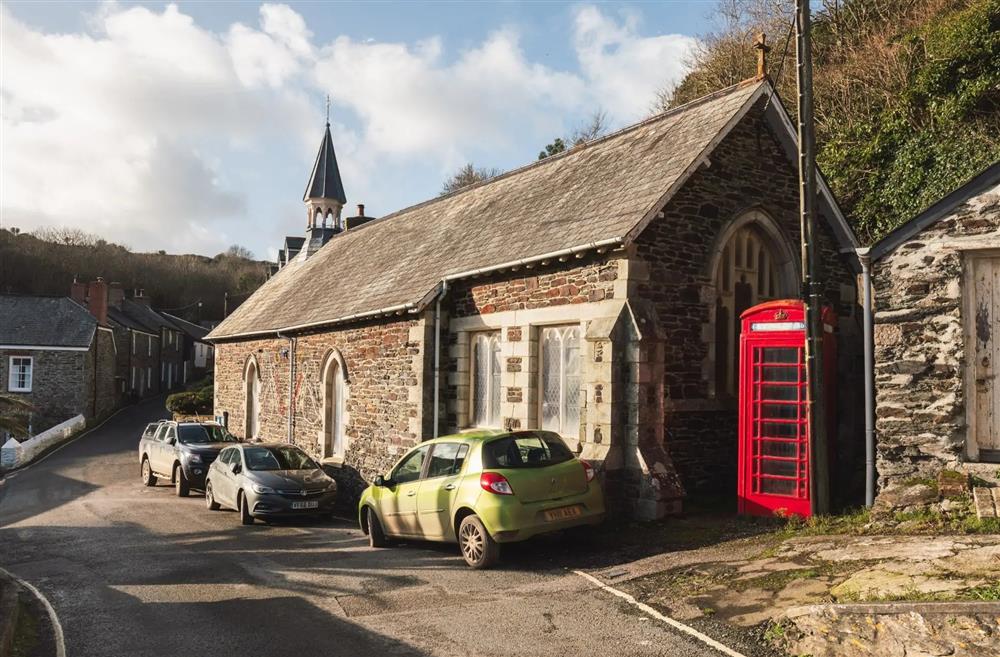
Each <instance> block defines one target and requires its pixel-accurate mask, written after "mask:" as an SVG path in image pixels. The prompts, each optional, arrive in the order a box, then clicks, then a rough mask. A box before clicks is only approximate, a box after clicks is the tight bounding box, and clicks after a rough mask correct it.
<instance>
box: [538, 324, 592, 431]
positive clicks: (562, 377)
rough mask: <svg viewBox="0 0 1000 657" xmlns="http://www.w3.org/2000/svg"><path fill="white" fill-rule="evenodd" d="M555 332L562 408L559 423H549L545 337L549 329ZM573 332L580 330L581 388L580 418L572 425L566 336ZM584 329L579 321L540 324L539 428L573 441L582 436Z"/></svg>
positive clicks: (578, 343)
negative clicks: (547, 423)
mask: <svg viewBox="0 0 1000 657" xmlns="http://www.w3.org/2000/svg"><path fill="white" fill-rule="evenodd" d="M550 331H551V332H555V333H556V335H557V337H558V339H559V370H558V376H559V408H558V416H557V417H558V423H557V426H555V427H552V426H548V427H547V426H545V412H544V411H545V368H546V362H547V361H546V357H547V354H546V352H545V337H546V333H548V332H550ZM571 332H575V333H576V346H577V358H578V359H580V361H579V363H578V369H577V377H578V379H579V382H578V386H579V391H578V393H577V417H576V423H575V424H573V425H572V426H570V425H569V424H568V423H569V418H567V417H566V415H567V410H568V407H567V406H566V389H567V388H566V368H565V367H564V363H565V358H566V357H565V348H566V338H567V337H568V336H569V334H570V333H571ZM582 359H583V329H582V327H581V326H580V325H579V324H562V325H553V326H539V327H538V427H539V428H540V429H542V430H545V431H554V432H556V433H558V434H559V435H561V436H564V437H566V438H571V439H573V440H579V439H580V433H581V432H580V420H581V417H582V414H583V395H584V386H583V360H582Z"/></svg>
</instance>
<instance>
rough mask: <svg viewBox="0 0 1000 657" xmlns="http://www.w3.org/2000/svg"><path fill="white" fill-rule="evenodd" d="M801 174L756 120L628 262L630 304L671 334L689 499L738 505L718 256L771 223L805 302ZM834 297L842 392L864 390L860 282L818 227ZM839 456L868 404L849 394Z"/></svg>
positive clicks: (674, 419)
mask: <svg viewBox="0 0 1000 657" xmlns="http://www.w3.org/2000/svg"><path fill="white" fill-rule="evenodd" d="M797 186H798V174H797V171H796V168H795V167H794V166H793V165H792V163H790V162H789V161H788V158H787V155H786V154H785V153H784V151H783V150H782V148H781V145H780V144H779V143H778V141H777V139H776V138H775V136H774V135H773V133H772V132H771V130H770V128H769V127H768V125H767V124H766V122H764V121H763V120H762V119H761V118H759V116H758V115H756V114H755V113H753V112H752V113H751V114H749V115H748V116H747V118H746V119H744V121H743V122H742V123H741V124H739V125H738V126H736V127H735V128H734V129H733V130H732V132H731V133H730V134H729V135H728V136H727V137H726V138H725V139H724V140H723V141H722V142H721V143H720V144H719V145H718V147H717V148H716V150H715V151H714V152H713V154H712V156H711V164H710V166H708V167H704V166H703V167H701V168H700V169H699V170H698V171H697V172H696V173H695V174H694V175H693V176H692V177H691V179H690V180H689V181H688V182H687V184H686V185H685V186H684V187H683V188H682V189H681V190H680V191H679V192H678V193H677V195H676V196H675V197H674V199H673V200H671V202H670V203H668V204H667V206H666V208H665V212H664V217H663V218H662V219H656V220H654V221H653V222H652V223H651V224H650V225H649V226H648V227H647V228H646V229H645V231H643V233H642V234H641V235H640V237H639V239H638V240H637V243H636V245H635V246H636V248H635V250H634V251H633V253H631V254H630V259H631V261H632V262H631V269H630V287H629V298H630V299H631V298H642V299H645V300H648V301H650V302H652V303H653V307H654V308H655V315H656V320H657V322H658V323H659V326H660V330H661V331H662V332H663V333H664V335H665V343H664V349H665V361H664V366H665V373H664V376H665V380H664V396H665V398H664V413H665V415H664V424H665V426H666V444H667V447H668V449H669V451H670V454H671V456H672V457H673V459H674V462H675V464H676V466H677V468H678V470H679V471H680V473H681V477H682V480H683V481H684V484H685V486H686V487H687V488H688V489H689V492H690V491H692V490H693V491H698V492H702V493H709V494H717V495H721V496H722V497H725V498H726V499H728V500H735V491H736V460H737V436H736V400H735V399H726V398H724V397H723V396H722V395H717V394H716V392H715V385H714V383H715V382H714V380H713V379H714V376H715V355H714V347H713V346H712V345H713V342H714V335H715V327H714V321H715V300H716V284H715V280H714V276H715V271H714V267H713V264H714V262H715V257H714V256H715V253H716V252H717V251H720V250H721V249H722V247H723V244H722V243H720V240H721V237H720V236H722V235H724V234H726V233H727V231H728V229H729V228H730V226H731V225H732V224H733V223H734V222H735V221H737V220H738V219H739V218H740V217H741V216H743V215H745V214H746V213H748V211H752V210H759V211H762V212H763V213H764V214H766V215H767V216H768V217H770V219H771V220H773V224H774V225H776V227H777V231H778V232H779V237H780V239H782V240H783V241H784V243H785V248H786V249H787V250H788V252H789V253H790V254H791V257H792V258H793V259H794V262H792V263H791V264H790V268H789V274H790V275H789V276H787V278H788V279H790V282H789V284H786V288H785V290H784V295H785V296H786V297H797V296H798V288H797V287H796V284H797V279H798V276H799V274H798V264H797V263H798V257H797V256H798V252H799V251H798V249H799V217H798V187H797ZM819 223H820V226H821V229H820V232H819V233H820V247H821V248H820V253H821V257H822V262H823V266H824V268H825V274H824V281H825V283H826V296H827V298H828V300H829V302H830V303H832V304H833V305H834V306H835V307H836V308H837V309H838V313H839V315H840V326H839V332H840V339H839V346H840V356H841V358H840V359H839V360H840V363H839V371H840V382H841V386H840V390H842V391H851V390H858V389H859V388H860V386H859V385H857V383H859V382H860V379H859V378H858V376H857V373H858V372H859V371H860V368H859V366H858V363H859V362H860V358H861V345H860V331H859V328H858V322H859V321H860V312H859V309H857V303H856V298H857V297H856V289H857V284H856V281H855V275H854V274H853V272H852V271H851V269H850V266H849V263H848V261H847V260H845V258H844V257H843V256H841V255H840V254H839V252H838V247H837V243H836V241H835V239H834V237H833V233H832V231H831V230H830V228H829V225H828V223H827V222H826V220H825V219H823V218H821V219H820V222H819ZM841 397H842V398H843V399H842V400H841V408H840V410H839V412H838V417H840V419H841V425H840V427H839V432H838V433H839V440H840V448H838V449H841V450H850V449H856V448H857V447H858V446H860V445H861V441H862V430H861V424H860V422H861V410H860V409H861V404H862V402H863V399H861V397H860V395H859V394H855V395H851V394H849V393H842V395H841Z"/></svg>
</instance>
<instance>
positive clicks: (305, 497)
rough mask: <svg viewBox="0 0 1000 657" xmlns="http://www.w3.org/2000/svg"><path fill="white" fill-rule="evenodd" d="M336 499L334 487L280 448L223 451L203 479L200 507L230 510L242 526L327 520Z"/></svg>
mask: <svg viewBox="0 0 1000 657" xmlns="http://www.w3.org/2000/svg"><path fill="white" fill-rule="evenodd" d="M336 499H337V482H336V481H334V480H333V478H331V477H330V476H328V475H327V474H326V473H325V472H323V470H322V468H320V467H319V464H317V463H316V461H314V460H313V459H312V458H311V457H310V456H309V455H308V454H306V453H305V452H303V451H302V450H301V449H299V448H298V447H295V446H293V445H288V444H286V443H251V444H239V445H233V446H232V447H226V448H225V449H223V450H222V451H221V452H220V453H219V458H217V459H216V460H215V462H214V463H212V465H211V467H209V469H208V475H207V476H206V478H205V506H207V507H208V508H209V510H211V511H216V510H218V509H219V508H220V507H222V506H227V507H229V508H232V509H236V510H237V511H239V512H240V520H241V522H242V523H243V524H244V525H252V524H253V522H254V519H255V518H260V519H262V520H267V519H270V518H279V517H291V516H303V515H317V516H319V515H329V514H330V513H331V512H332V511H333V504H334V502H335V501H336Z"/></svg>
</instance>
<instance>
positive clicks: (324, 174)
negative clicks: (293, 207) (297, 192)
mask: <svg viewBox="0 0 1000 657" xmlns="http://www.w3.org/2000/svg"><path fill="white" fill-rule="evenodd" d="M310 198H330V199H336V200H338V201H340V204H341V205H343V204H344V203H347V196H346V195H345V194H344V183H343V182H342V181H341V180H340V169H339V168H338V167H337V154H336V153H334V152H333V137H331V136H330V124H329V123H327V124H326V132H325V133H323V141H322V142H321V143H320V145H319V152H318V153H317V154H316V163H315V164H313V170H312V175H311V176H309V184H308V185H306V191H305V194H304V195H303V196H302V200H303V201H305V200H306V199H310Z"/></svg>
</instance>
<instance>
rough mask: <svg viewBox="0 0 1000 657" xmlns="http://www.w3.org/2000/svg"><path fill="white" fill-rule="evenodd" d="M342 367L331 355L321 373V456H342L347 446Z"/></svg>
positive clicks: (344, 387)
mask: <svg viewBox="0 0 1000 657" xmlns="http://www.w3.org/2000/svg"><path fill="white" fill-rule="evenodd" d="M344 374H345V373H344V365H343V362H342V361H341V359H340V358H339V357H338V356H337V355H336V354H331V356H330V357H329V359H328V362H327V364H326V368H325V369H324V371H323V456H327V457H329V456H343V455H344V452H345V451H346V448H347V445H346V441H345V439H344V409H345V406H346V404H345V402H346V397H347V384H346V379H345V375H344Z"/></svg>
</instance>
